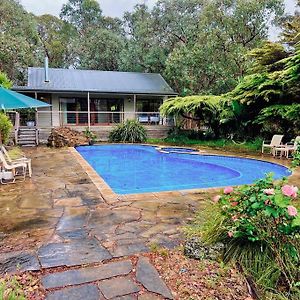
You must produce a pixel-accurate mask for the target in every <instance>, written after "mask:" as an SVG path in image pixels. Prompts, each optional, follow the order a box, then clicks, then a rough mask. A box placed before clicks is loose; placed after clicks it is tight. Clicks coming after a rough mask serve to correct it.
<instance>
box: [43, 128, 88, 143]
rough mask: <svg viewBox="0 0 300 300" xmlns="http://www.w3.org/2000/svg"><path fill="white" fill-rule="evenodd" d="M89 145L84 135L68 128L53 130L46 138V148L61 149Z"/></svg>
mask: <svg viewBox="0 0 300 300" xmlns="http://www.w3.org/2000/svg"><path fill="white" fill-rule="evenodd" d="M79 145H89V139H88V138H87V137H86V136H85V135H84V133H82V132H79V131H76V130H74V129H71V128H68V127H59V128H53V129H52V131H51V134H50V136H49V138H48V146H50V147H56V148H62V147H75V146H79Z"/></svg>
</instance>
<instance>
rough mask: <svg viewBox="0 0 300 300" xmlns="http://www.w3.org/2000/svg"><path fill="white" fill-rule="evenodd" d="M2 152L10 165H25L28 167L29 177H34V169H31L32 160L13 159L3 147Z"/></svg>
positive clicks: (24, 158) (23, 158)
mask: <svg viewBox="0 0 300 300" xmlns="http://www.w3.org/2000/svg"><path fill="white" fill-rule="evenodd" d="M1 151H2V153H3V154H4V156H5V158H6V159H7V161H8V163H10V164H19V163H25V164H26V165H27V170H28V176H29V177H31V176H32V167H31V159H30V158H27V157H21V158H17V159H12V158H11V157H10V156H9V154H8V152H7V150H6V149H5V147H4V146H3V145H2V146H1Z"/></svg>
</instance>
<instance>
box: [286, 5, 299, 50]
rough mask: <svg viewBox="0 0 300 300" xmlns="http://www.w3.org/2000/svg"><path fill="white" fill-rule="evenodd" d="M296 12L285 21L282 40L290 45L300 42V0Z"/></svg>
mask: <svg viewBox="0 0 300 300" xmlns="http://www.w3.org/2000/svg"><path fill="white" fill-rule="evenodd" d="M297 8H298V10H296V12H295V14H294V15H293V16H290V17H289V18H288V19H287V20H286V21H285V22H284V23H283V33H282V40H283V42H285V43H287V44H288V45H290V46H295V45H296V44H297V43H300V0H298V2H297Z"/></svg>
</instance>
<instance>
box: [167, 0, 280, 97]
mask: <svg viewBox="0 0 300 300" xmlns="http://www.w3.org/2000/svg"><path fill="white" fill-rule="evenodd" d="M282 14H283V1H281V0H250V1H246V0H212V1H207V2H206V3H205V4H204V5H203V7H202V11H201V14H200V18H199V25H198V34H197V37H196V40H195V41H192V42H187V43H183V44H182V45H181V46H179V47H176V48H175V49H174V51H173V52H172V53H171V54H170V55H169V57H168V61H167V63H166V72H165V75H166V77H167V79H168V80H169V81H170V82H171V83H172V84H173V86H175V87H176V89H177V90H178V91H179V92H180V93H183V94H193V93H203V92H206V93H214V94H220V93H224V92H226V91H229V90H231V89H232V88H233V87H234V86H235V85H236V83H237V81H238V79H239V77H241V76H243V75H244V74H245V71H246V69H247V67H248V59H247V57H246V56H245V54H246V53H247V51H249V50H251V49H253V48H255V47H257V46H258V45H259V44H260V43H261V42H262V40H263V39H266V38H267V36H268V29H269V24H270V21H272V18H273V20H274V19H275V18H276V17H277V16H281V15H282Z"/></svg>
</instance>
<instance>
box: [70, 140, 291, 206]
mask: <svg viewBox="0 0 300 300" xmlns="http://www.w3.org/2000/svg"><path fill="white" fill-rule="evenodd" d="M101 145H111V144H101ZM117 145H119V144H117ZM126 145H128V144H126ZM139 145H142V146H152V147H155V148H160V147H161V145H159V146H158V145H151V144H149V145H148V144H139ZM68 150H69V152H70V153H72V155H73V156H74V157H75V159H76V160H77V162H78V163H79V164H80V165H81V167H82V168H83V170H84V171H85V172H86V173H87V175H88V176H89V178H90V179H91V181H92V182H93V183H94V185H95V186H96V188H97V189H98V191H99V192H100V194H101V196H102V197H103V198H104V200H106V202H107V203H114V202H116V201H119V200H140V199H143V197H145V196H147V197H155V198H159V197H160V196H164V195H174V196H184V195H189V194H196V193H205V192H219V191H220V190H221V189H222V188H224V187H225V186H219V187H211V188H197V189H184V190H175V191H174V190H170V191H161V192H146V193H134V194H117V193H115V192H114V191H113V190H112V188H111V187H110V186H109V185H108V184H107V182H106V181H105V180H104V179H103V178H102V177H101V175H99V174H98V173H97V172H96V171H95V170H94V168H93V167H92V166H91V165H90V164H89V163H88V162H87V161H86V160H85V159H84V158H83V157H82V156H81V155H80V153H79V152H78V151H77V150H76V149H75V148H74V147H69V148H68ZM166 153H169V152H166ZM185 154H190V155H220V154H218V153H207V152H205V151H202V150H200V151H198V152H192V153H185ZM221 156H226V157H233V158H234V157H238V158H247V159H252V160H258V161H263V162H268V163H272V164H278V165H281V166H283V167H286V168H289V167H288V166H287V165H284V164H282V163H280V162H279V163H277V162H276V163H275V162H272V161H269V160H263V159H256V158H253V157H252V158H251V157H248V155H247V157H243V156H238V155H235V156H234V155H233V154H231V155H228V154H222V155H221ZM289 169H290V168H289ZM291 172H292V173H291V175H290V176H289V178H290V177H292V176H293V175H295V173H294V171H293V170H291Z"/></svg>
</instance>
